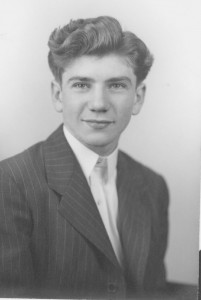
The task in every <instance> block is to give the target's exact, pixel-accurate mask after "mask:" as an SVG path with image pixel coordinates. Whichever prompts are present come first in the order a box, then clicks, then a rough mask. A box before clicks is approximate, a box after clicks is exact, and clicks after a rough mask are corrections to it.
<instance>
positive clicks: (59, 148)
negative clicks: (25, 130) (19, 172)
mask: <svg viewBox="0 0 201 300" xmlns="http://www.w3.org/2000/svg"><path fill="white" fill-rule="evenodd" d="M44 155H45V167H46V172H47V180H48V184H49V186H50V188H51V189H53V190H55V191H56V192H57V193H58V194H60V195H61V201H60V205H59V208H58V211H59V213H60V214H61V215H62V216H63V217H64V218H65V219H66V220H67V221H68V222H69V223H71V225H72V226H73V227H74V228H75V229H76V230H78V231H79V232H80V234H82V235H83V236H84V237H85V238H87V240H89V241H90V242H91V243H92V244H94V245H95V246H96V247H97V248H98V249H99V250H100V251H101V252H102V253H104V255H105V256H107V257H108V259H109V260H110V261H112V262H113V264H114V265H116V266H117V267H119V265H118V261H117V259H116V256H115V254H114V251H113V248H112V246H111V243H110V240H109V238H108V235H107V232H106V230H105V227H104V225H103V222H102V219H101V217H100V214H99V211H98V209H97V207H96V204H95V201H94V199H93V196H92V194H91V191H90V188H89V186H88V183H87V181H86V178H85V176H84V174H83V172H82V170H81V168H80V165H79V163H78V162H77V160H76V158H75V155H74V154H73V151H72V149H71V148H70V146H69V144H68V143H67V141H66V138H65V136H64V134H63V129H62V126H61V127H59V129H58V130H57V131H56V132H54V133H53V135H51V136H50V138H49V139H48V140H47V141H46V143H45V145H44Z"/></svg>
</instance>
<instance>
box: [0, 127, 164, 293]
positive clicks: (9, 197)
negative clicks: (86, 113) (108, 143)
mask: <svg viewBox="0 0 201 300" xmlns="http://www.w3.org/2000/svg"><path fill="white" fill-rule="evenodd" d="M117 168H118V169H117V170H118V172H117V174H118V175H117V189H118V198H119V218H118V229H119V234H120V238H121V242H122V247H123V252H124V257H125V266H124V269H121V268H120V266H119V264H118V261H117V259H116V257H115V254H114V251H113V248H112V246H111V243H110V240H109V238H108V235H107V233H106V230H105V228H104V225H103V223H102V220H101V217H100V215H99V212H98V210H97V207H96V205H95V202H94V200H93V197H92V194H91V191H90V189H89V186H88V184H87V181H86V179H85V177H84V174H83V172H82V170H81V168H80V166H79V164H78V162H77V160H76V158H75V156H74V154H73V152H72V150H71V148H70V146H69V145H68V144H67V141H66V139H65V137H64V134H63V131H62V127H60V128H58V129H57V130H56V131H55V132H54V133H53V134H52V135H51V136H50V137H49V138H48V139H47V140H46V141H45V142H41V143H38V144H36V145H34V146H32V147H31V148H29V149H28V150H26V151H24V152H23V153H21V154H18V155H16V156H14V157H12V158H9V159H7V160H4V161H2V162H1V163H0V243H1V244H0V296H1V297H6V296H7V297H23V296H24V297H39V298H42V297H49V298H60V297H63V298H79V297H82V298H87V297H89V298H90V297H94V298H96V297H102V298H115V299H116V298H119V299H124V297H125V295H126V293H127V295H128V293H132V292H135V291H138V290H143V289H149V288H155V287H158V286H161V285H162V284H163V283H164V280H165V268H164V262H163V259H164V253H165V249H166V243H167V206H168V193H167V188H166V184H165V182H164V180H163V179H162V177H161V176H159V175H157V174H156V173H154V172H153V171H151V170H150V169H148V168H146V167H144V166H142V165H141V164H139V163H137V162H136V161H134V160H133V159H131V158H130V157H129V156H127V155H126V154H124V153H123V152H119V155H118V166H117Z"/></svg>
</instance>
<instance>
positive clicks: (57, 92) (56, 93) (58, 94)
mask: <svg viewBox="0 0 201 300" xmlns="http://www.w3.org/2000/svg"><path fill="white" fill-rule="evenodd" d="M51 94H52V101H53V105H54V108H55V110H56V111H57V112H62V111H63V104H62V90H61V86H60V84H59V83H58V82H57V81H56V80H53V81H52V82H51Z"/></svg>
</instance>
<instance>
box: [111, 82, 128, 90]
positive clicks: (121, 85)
mask: <svg viewBox="0 0 201 300" xmlns="http://www.w3.org/2000/svg"><path fill="white" fill-rule="evenodd" d="M110 87H111V88H112V89H117V90H118V89H125V88H126V84H124V83H112V84H111V86H110Z"/></svg>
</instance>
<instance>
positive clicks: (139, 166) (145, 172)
mask: <svg viewBox="0 0 201 300" xmlns="http://www.w3.org/2000/svg"><path fill="white" fill-rule="evenodd" d="M119 158H120V161H121V162H122V163H123V164H124V165H126V166H127V169H129V171H130V172H131V173H133V174H136V173H138V174H139V175H141V176H142V177H143V178H144V179H146V180H151V179H152V180H154V179H155V180H161V179H162V178H163V176H162V175H161V174H159V173H158V172H156V171H155V170H153V169H151V168H150V167H148V166H146V165H144V164H143V163H141V162H139V161H137V160H135V159H134V158H132V157H131V156H130V155H128V154H127V153H125V152H123V151H120V153H119Z"/></svg>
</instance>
